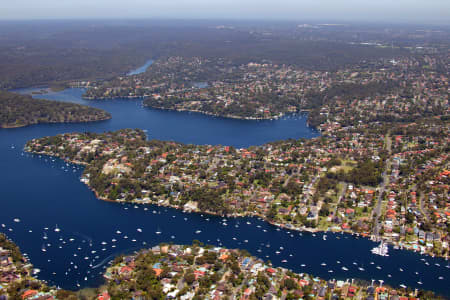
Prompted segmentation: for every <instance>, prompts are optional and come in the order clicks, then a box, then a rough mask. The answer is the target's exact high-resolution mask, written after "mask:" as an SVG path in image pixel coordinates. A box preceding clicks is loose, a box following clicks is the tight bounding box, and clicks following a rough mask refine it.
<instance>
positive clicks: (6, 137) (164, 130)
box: [0, 89, 450, 295]
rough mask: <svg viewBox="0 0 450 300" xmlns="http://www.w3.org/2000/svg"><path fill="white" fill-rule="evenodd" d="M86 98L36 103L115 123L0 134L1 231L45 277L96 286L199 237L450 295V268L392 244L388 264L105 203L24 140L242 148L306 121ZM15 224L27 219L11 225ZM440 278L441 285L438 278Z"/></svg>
mask: <svg viewBox="0 0 450 300" xmlns="http://www.w3.org/2000/svg"><path fill="white" fill-rule="evenodd" d="M32 91H33V89H24V90H20V92H22V93H30V92H32ZM82 93H83V90H82V89H67V90H64V91H62V92H57V93H53V92H50V93H48V94H45V95H36V96H35V97H39V98H47V99H53V100H61V101H67V102H74V103H80V104H86V105H91V106H94V107H98V108H102V109H105V110H107V111H108V112H110V113H111V114H112V119H111V120H107V121H101V122H94V123H74V124H41V125H33V126H29V127H23V128H15V129H0V154H1V155H0V166H1V173H0V190H1V194H0V199H1V200H0V205H1V208H0V224H5V227H0V231H2V232H4V233H6V234H7V235H8V236H9V237H11V238H12V239H13V240H14V241H15V242H16V243H17V244H18V245H19V246H20V248H21V249H22V251H23V252H26V253H27V254H28V255H29V257H30V259H31V262H32V263H33V264H34V265H35V267H36V268H39V269H41V270H42V271H41V273H40V274H39V278H41V279H44V280H47V281H49V283H51V284H55V285H57V286H61V287H64V288H68V289H77V288H78V285H79V286H80V287H86V286H97V285H98V284H100V283H101V282H102V277H101V274H102V273H103V272H104V268H105V267H106V265H107V263H108V261H110V260H111V259H113V257H114V256H115V255H118V254H119V253H124V252H130V251H134V250H137V249H140V248H143V247H150V246H152V245H156V244H158V243H160V242H173V243H180V244H184V243H191V242H192V240H194V239H197V240H200V241H201V242H204V243H207V244H213V245H219V246H224V247H229V248H243V249H247V250H248V251H249V252H250V253H251V254H253V255H255V256H258V257H261V258H263V259H265V260H267V259H269V260H270V261H271V262H272V263H273V264H274V265H275V266H283V267H286V268H289V269H292V270H294V271H296V272H307V273H310V274H313V275H317V276H320V277H323V278H325V279H328V278H336V279H344V280H345V279H351V278H361V279H364V280H368V281H370V280H371V279H375V280H378V279H381V280H384V282H385V283H388V284H391V285H394V286H398V285H400V284H405V285H407V286H410V287H417V288H423V289H429V290H433V291H436V292H438V293H441V294H444V295H449V294H450V284H449V278H450V268H449V267H448V262H447V261H445V260H444V259H440V258H431V257H427V256H421V255H419V254H417V253H414V252H410V251H403V250H394V249H392V247H390V251H389V254H390V256H389V257H380V256H375V255H373V254H371V253H370V249H371V248H373V247H374V246H376V244H375V243H373V242H372V241H370V240H367V239H362V238H357V237H354V236H351V235H348V234H344V235H341V234H334V233H327V238H326V240H324V239H323V237H322V236H323V233H319V234H315V235H313V234H310V233H299V232H293V231H289V230H284V229H281V230H280V229H277V228H276V227H274V226H272V225H269V224H267V223H265V222H263V221H261V220H259V219H257V218H236V219H226V220H224V219H223V218H221V217H213V216H206V215H204V216H202V215H200V214H187V213H183V212H180V211H177V210H174V209H170V208H163V207H157V206H134V205H128V204H126V205H122V204H116V203H110V202H104V201H100V200H98V199H96V198H95V196H94V194H93V193H92V192H91V191H90V190H89V189H88V188H87V186H85V185H84V184H82V183H81V182H80V181H79V178H80V176H81V174H82V168H81V167H79V166H75V165H72V164H67V163H65V162H63V161H61V160H59V159H53V158H50V157H46V156H38V155H31V154H27V153H23V152H22V149H23V145H24V144H25V142H26V141H28V140H30V139H32V138H36V137H42V136H47V135H55V134H59V133H64V132H80V131H81V132H84V131H93V132H104V131H111V130H118V129H121V128H141V129H144V130H146V131H147V134H148V137H149V138H156V139H161V140H174V141H177V142H183V143H195V144H222V145H233V146H235V147H247V146H250V145H261V144H263V143H266V142H269V141H276V140H280V139H288V138H300V137H303V138H312V137H315V136H318V135H319V134H318V132H316V131H315V130H313V129H311V128H309V127H307V126H306V117H305V116H289V117H286V118H283V119H280V120H274V121H245V120H234V119H226V118H218V117H211V116H206V115H202V114H197V113H187V112H173V111H163V110H153V109H148V108H144V107H142V101H141V100H128V99H116V100H107V101H104V100H102V101H87V100H83V99H82V98H81V95H82ZM14 218H19V219H20V222H19V223H17V222H14V221H13V219H14ZM45 228H48V229H45ZM138 228H139V229H141V231H142V232H139V231H138ZM10 229H11V230H12V231H10ZM55 229H57V230H56V231H55ZM30 230H31V232H30ZM157 231H158V232H161V234H157V233H156V232H157ZM118 232H120V233H118ZM125 236H126V237H127V238H125ZM45 237H46V238H45ZM72 239H73V240H72ZM113 240H114V241H113ZM133 240H134V241H133ZM144 243H145V244H144ZM49 245H50V246H49ZM113 246H114V247H113ZM60 247H61V248H60ZM280 247H281V248H282V249H281V248H280ZM43 248H45V252H44V251H42V249H43ZM103 249H105V250H103ZM276 251H278V252H280V253H279V254H277V252H276ZM74 255H76V256H74ZM421 259H423V260H421ZM49 260H50V261H49ZM283 260H287V262H286V263H283V262H282V261H283ZM323 264H325V266H324V265H323ZM75 265H76V266H77V268H75ZM342 267H345V268H347V269H348V271H345V270H344V269H342ZM400 269H402V270H403V271H401V270H400ZM362 270H364V271H362ZM330 271H333V272H330ZM66 272H67V274H66ZM416 272H417V274H416ZM389 275H390V276H389ZM440 276H443V277H444V280H439V279H438V277H440ZM418 282H422V284H421V285H420V284H418Z"/></svg>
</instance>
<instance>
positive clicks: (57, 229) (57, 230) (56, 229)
mask: <svg viewBox="0 0 450 300" xmlns="http://www.w3.org/2000/svg"><path fill="white" fill-rule="evenodd" d="M60 231H61V229H59V228H58V224H56V227H55V232H60Z"/></svg>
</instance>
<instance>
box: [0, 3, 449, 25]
mask: <svg viewBox="0 0 450 300" xmlns="http://www.w3.org/2000/svg"><path fill="white" fill-rule="evenodd" d="M0 1H1V2H2V4H1V5H0V7H1V9H0V19H1V20H8V19H9V20H11V19H22V20H23V19H96V18H105V19H114V18H124V19H129V18H140V19H141V18H177V19H267V20H321V21H326V20H330V21H331V20H333V21H368V22H377V21H382V22H392V23H401V22H407V23H430V24H449V23H450V0H14V1H8V0H0Z"/></svg>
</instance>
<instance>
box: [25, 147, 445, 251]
mask: <svg viewBox="0 0 450 300" xmlns="http://www.w3.org/2000/svg"><path fill="white" fill-rule="evenodd" d="M24 151H26V152H29V153H32V154H38V155H47V156H50V157H57V158H59V159H61V160H63V161H65V162H68V163H71V164H76V165H81V166H87V165H88V164H87V163H84V162H80V161H72V160H68V159H65V158H61V157H59V156H57V155H50V154H48V153H45V152H30V151H27V150H24ZM80 181H81V182H82V183H83V184H85V185H86V186H87V187H88V189H89V190H91V191H92V192H93V193H94V195H95V197H96V198H97V199H98V200H101V201H106V202H114V203H121V204H122V203H126V204H135V205H136V204H139V205H155V206H158V207H169V208H173V209H176V210H179V211H182V212H183V213H197V214H206V215H211V216H218V217H225V218H245V217H256V218H260V219H261V220H262V221H264V222H266V223H268V224H270V225H272V226H275V227H277V228H281V229H286V230H293V231H297V232H309V233H320V232H323V233H327V232H333V233H341V234H351V235H352V236H355V235H356V236H357V237H362V238H367V239H370V240H371V241H373V242H380V241H383V242H385V243H388V244H389V245H391V246H393V247H398V249H399V250H407V251H412V252H415V253H417V254H420V255H427V256H430V257H433V258H435V257H437V258H443V259H445V260H447V259H448V257H445V256H440V255H434V254H433V255H432V254H430V253H428V252H426V251H425V252H422V251H417V250H415V249H413V247H412V246H409V245H405V244H404V243H403V242H399V243H397V242H395V241H393V240H392V239H389V238H381V239H380V238H377V237H375V236H373V235H372V234H370V235H369V234H363V233H359V232H354V231H351V230H342V229H341V230H335V229H330V228H327V229H326V230H325V229H318V228H312V227H304V226H301V227H298V226H294V225H292V224H289V223H286V224H285V223H278V222H273V221H270V220H268V219H267V217H266V216H264V215H262V214H260V213H254V212H243V213H228V214H225V215H222V214H218V213H216V212H213V211H202V210H199V209H198V208H196V209H185V208H183V207H180V206H178V205H173V204H170V203H168V202H167V200H164V201H162V202H159V203H158V202H155V201H152V200H150V201H145V202H144V201H136V199H133V200H131V201H126V200H111V199H108V198H107V197H104V196H101V195H99V193H98V192H97V191H96V190H95V189H93V188H92V187H91V186H90V185H89V184H88V183H86V182H84V181H83V180H80ZM395 249H396V250H397V248H395Z"/></svg>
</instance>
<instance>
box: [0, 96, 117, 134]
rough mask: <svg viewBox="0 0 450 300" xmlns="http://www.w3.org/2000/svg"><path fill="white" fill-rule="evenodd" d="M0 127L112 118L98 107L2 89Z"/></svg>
mask: <svg viewBox="0 0 450 300" xmlns="http://www.w3.org/2000/svg"><path fill="white" fill-rule="evenodd" d="M0 108H1V109H0V128H14V127H22V126H27V125H32V124H39V123H71V122H92V121H100V120H106V119H110V118H111V115H110V114H109V113H108V112H106V111H103V110H101V109H98V108H93V107H89V106H84V105H80V104H74V103H64V102H59V101H50V100H40V99H33V98H32V97H31V96H28V95H20V94H16V93H11V92H5V91H0Z"/></svg>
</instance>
